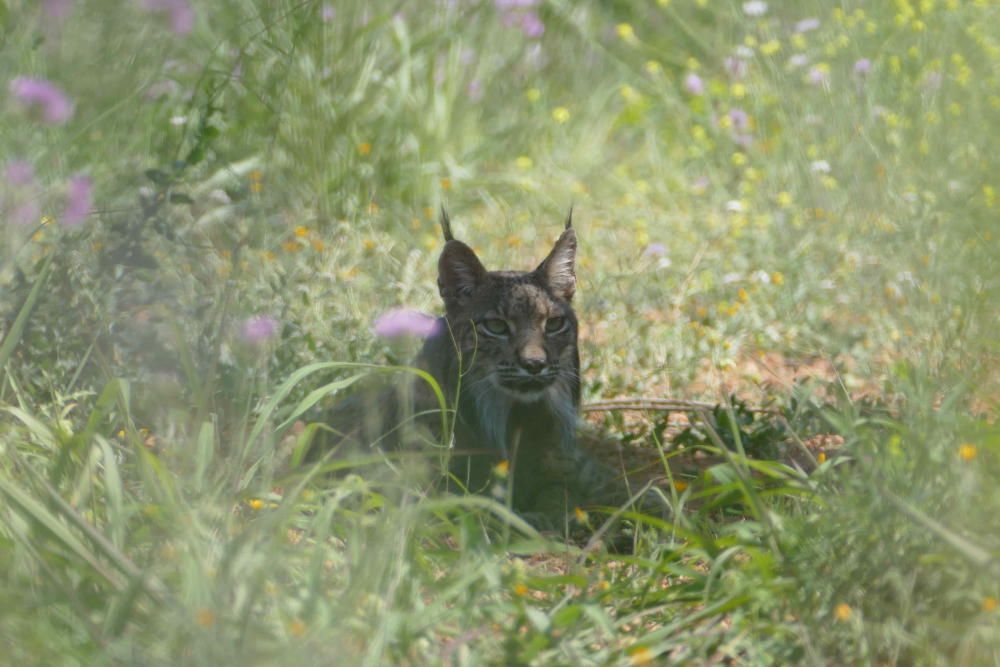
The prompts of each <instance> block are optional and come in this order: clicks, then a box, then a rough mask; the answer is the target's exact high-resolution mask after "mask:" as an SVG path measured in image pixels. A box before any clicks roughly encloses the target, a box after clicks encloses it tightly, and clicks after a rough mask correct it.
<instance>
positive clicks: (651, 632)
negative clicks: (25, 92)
mask: <svg viewBox="0 0 1000 667" xmlns="http://www.w3.org/2000/svg"><path fill="white" fill-rule="evenodd" d="M36 4H38V3H23V2H16V1H15V2H11V1H8V2H0V32H2V39H0V44H2V47H0V72H3V73H4V74H3V77H2V78H3V80H2V82H0V83H2V84H3V86H4V90H5V91H6V94H5V97H4V102H3V104H2V105H0V114H2V116H3V122H2V123H0V155H2V156H4V157H3V159H4V161H11V160H22V161H26V162H29V163H30V164H31V165H33V167H34V172H35V176H34V182H33V183H30V184H28V185H24V184H23V183H22V184H17V183H15V182H13V181H12V180H11V179H10V178H9V176H6V177H5V178H4V180H3V182H2V183H0V215H2V218H0V238H2V244H0V336H2V342H0V498H2V500H0V565H2V567H0V571H2V572H3V575H2V581H3V585H2V586H0V652H2V654H4V655H7V656H9V657H8V658H7V659H5V660H8V661H9V662H10V663H11V664H45V665H51V664H57V665H64V664H65V665H75V664H80V665H94V664H181V663H182V664H215V665H219V664H254V665H256V664H261V665H265V664H275V663H278V662H282V663H285V664H345V665H356V664H366V665H383V664H394V665H396V664H399V665H423V664H442V665H458V664H463V665H464V664H468V665H474V664H529V663H530V664H539V665H550V664H567V665H568V664H573V665H576V664H595V665H605V664H608V665H615V664H625V665H629V664H661V663H662V664H703V663H709V662H711V661H720V660H722V659H725V658H728V659H731V660H733V661H734V663H735V664H747V665H758V664H761V665H767V664H777V665H785V664H806V665H830V664H871V665H910V664H920V665H925V664H926V665H970V666H979V665H994V664H1000V622H998V614H1000V610H998V609H997V608H996V606H997V602H996V601H997V599H998V598H1000V586H998V583H997V582H998V581H1000V578H998V574H1000V571H998V557H1000V536H998V532H997V530H996V525H997V523H996V517H997V515H998V513H1000V490H998V488H997V483H996V481H997V479H1000V430H998V429H997V427H996V424H995V416H996V407H997V396H998V395H1000V394H998V392H1000V374H998V365H997V354H998V347H997V336H996V325H997V322H996V312H997V306H998V300H997V296H998V295H997V291H998V281H997V277H996V276H997V270H996V259H995V258H996V257H997V256H998V255H1000V244H998V242H997V235H998V232H1000V230H998V229H997V220H998V219H1000V192H998V191H1000V180H998V177H997V174H998V173H1000V134H998V133H997V132H996V130H995V128H997V127H1000V79H998V76H1000V74H998V72H1000V39H998V38H997V36H996V35H995V34H994V33H993V32H991V31H990V29H989V26H994V25H1000V5H997V3H996V2H989V1H981V2H941V1H937V2H909V1H907V0H900V1H899V2H895V3H874V4H873V3H860V2H852V3H844V4H837V3H833V2H815V1H809V2H801V3H791V2H788V3H785V2H771V3H769V4H770V6H769V7H768V9H767V12H766V13H765V14H764V15H763V16H761V17H752V16H748V15H747V14H746V13H745V12H744V8H743V3H739V2H735V3H723V2H698V1H695V0H672V1H671V2H666V3H646V2H642V3H639V2H634V3H629V2H605V3H572V2H563V1H558V0H550V1H549V2H544V3H540V4H539V5H537V6H536V7H534V8H532V9H530V10H525V9H521V10H517V11H518V12H520V13H519V14H517V16H516V17H521V16H523V15H524V14H525V13H527V12H528V11H531V12H537V16H538V17H539V20H540V21H541V22H542V23H543V24H544V27H545V31H544V35H542V36H541V37H540V38H534V37H528V36H525V35H524V34H522V31H521V30H520V29H519V28H518V27H516V26H515V27H510V26H508V25H506V23H507V22H509V21H506V22H505V18H504V16H503V14H504V11H505V10H503V9H502V8H499V7H497V6H496V5H495V4H494V3H491V2H480V3H477V2H464V1H460V2H454V3H449V2H424V3H401V2H399V3H390V2H374V3H368V2H361V1H353V0H345V1H343V2H336V3H330V4H329V6H330V7H332V8H334V9H335V12H334V15H333V16H332V18H331V17H324V11H325V6H324V4H323V3H320V2H310V1H306V2H290V1H289V2H271V1H263V0H260V1H255V2H236V1H235V0H222V1H219V2H207V1H205V2H201V1H198V2H192V7H193V10H194V13H195V23H194V26H193V29H192V30H191V31H190V33H187V34H176V33H174V32H173V31H172V30H171V23H170V21H169V20H168V17H167V16H166V15H163V14H158V13H155V12H149V11H146V10H145V9H144V8H143V7H144V4H143V3H141V2H124V3H122V2H110V0H91V1H84V0H80V1H79V2H75V3H71V4H72V10H71V11H70V12H69V13H68V15H66V16H65V18H62V19H57V18H54V17H52V16H50V15H48V14H47V13H46V12H45V10H44V9H42V8H39V7H36V6H35V5H36ZM182 4H183V3H182ZM501 4H502V3H501ZM810 17H813V18H817V19H819V26H818V27H817V28H816V29H814V30H809V31H805V32H797V29H796V23H797V22H798V21H800V20H802V19H806V18H810ZM518 20H520V18H518ZM733 57H735V58H737V59H738V60H739V61H741V63H742V64H739V63H736V64H734V62H733V61H732V60H727V58H733ZM803 58H804V59H805V61H806V62H805V64H798V65H797V64H796V63H797V62H799V61H800V60H802V59H803ZM863 58H864V59H868V61H869V62H870V70H869V71H867V72H857V71H856V67H857V66H856V63H857V62H858V61H859V60H861V59H863ZM692 74H696V75H697V76H698V77H700V79H701V81H702V84H703V86H704V91H703V93H702V94H697V95H696V94H692V93H691V92H690V91H689V90H688V89H687V88H686V86H685V80H686V79H687V78H688V77H689V75H692ZM18 76H30V77H40V78H45V79H48V80H49V81H51V82H53V83H54V84H56V85H58V86H59V87H60V88H61V89H63V90H64V91H65V92H66V94H67V95H68V96H69V97H70V98H71V99H72V100H73V102H74V105H75V108H74V113H73V116H72V118H71V119H70V120H69V121H68V122H66V123H65V124H62V125H49V124H46V123H45V122H44V121H43V119H42V118H41V116H40V114H39V113H37V110H35V111H34V112H33V111H32V110H31V109H25V108H23V106H22V105H21V104H19V103H18V102H17V100H16V99H15V98H16V95H15V94H14V91H13V89H12V88H10V87H9V86H10V83H9V82H10V81H11V80H13V79H14V77H18ZM744 123H745V127H744V126H743V124H744ZM739 135H746V139H747V140H746V141H744V138H743V137H741V136H739ZM77 174H84V175H87V176H89V178H90V179H91V180H92V182H93V187H94V189H93V212H92V213H91V215H89V216H88V217H87V220H86V221H85V222H84V223H83V224H81V225H79V226H74V227H69V226H66V225H65V224H63V223H64V222H65V218H66V216H65V214H64V210H65V201H66V197H67V188H68V181H69V179H70V178H71V177H72V176H74V175H77ZM441 203H444V204H446V205H447V206H448V208H449V210H450V212H451V214H452V220H453V225H454V227H455V231H456V235H457V236H458V237H459V238H462V239H464V240H466V241H467V242H469V243H470V244H471V245H472V246H473V247H475V248H476V250H477V251H478V252H479V253H480V256H481V257H482V258H483V259H484V261H485V263H486V264H487V266H488V267H490V268H507V267H510V268H528V267H531V266H533V265H534V264H535V263H536V262H537V261H538V260H539V259H540V258H541V257H542V256H543V253H544V252H545V250H546V249H547V247H548V246H549V244H550V243H551V242H552V240H553V239H554V238H555V237H556V236H557V234H558V232H559V230H560V229H561V227H560V225H561V221H562V219H563V217H564V216H565V213H566V210H567V209H568V208H569V206H570V205H571V204H573V205H574V207H575V214H574V219H575V220H576V226H577V229H578V232H579V235H580V239H581V250H580V259H579V265H578V275H579V279H580V285H579V290H578V297H577V302H576V305H577V310H578V311H579V314H580V318H581V322H582V356H583V364H584V392H585V400H587V401H593V400H597V399H604V398H614V397H622V396H646V397H655V398H664V397H671V398H684V399H700V400H708V401H710V402H720V401H723V400H724V398H725V396H726V395H727V394H728V393H729V392H730V391H732V390H734V389H735V390H736V391H737V393H738V394H739V395H740V396H741V397H742V398H743V399H745V400H746V401H748V402H749V404H751V405H755V406H761V405H766V406H769V407H772V408H775V409H780V410H781V411H782V415H783V417H784V418H785V420H786V421H785V422H781V421H780V420H776V421H773V422H772V421H768V420H772V419H775V418H773V417H771V416H768V414H769V413H768V414H765V415H760V416H759V417H758V420H759V421H758V422H757V423H756V424H751V425H749V426H747V425H744V428H742V429H741V430H740V431H739V432H737V433H733V432H727V430H726V429H725V428H723V427H722V426H721V425H720V424H718V423H717V424H716V426H717V427H718V432H716V431H712V430H711V429H707V430H706V429H705V428H704V427H703V428H702V431H701V435H700V437H701V442H702V444H701V445H699V446H700V447H703V448H705V449H707V450H712V449H713V448H715V446H716V445H717V444H718V442H721V441H723V440H728V441H730V442H731V443H733V445H734V447H735V449H736V450H737V452H738V451H739V450H740V448H741V447H744V446H745V447H744V449H746V450H747V451H750V449H752V448H756V447H758V446H760V447H765V448H766V447H770V446H777V445H782V444H783V443H781V442H779V440H784V439H786V438H790V437H791V436H790V433H791V431H790V430H789V429H791V430H792V431H794V433H795V435H796V437H799V438H801V439H807V438H810V437H812V436H817V435H836V436H840V437H841V438H843V442H844V445H843V447H842V450H841V451H842V452H843V453H844V455H843V456H840V457H831V459H830V460H829V461H827V462H825V463H823V464H822V465H821V466H820V467H819V469H818V470H816V471H815V472H814V473H812V474H811V475H806V474H803V473H800V472H797V471H795V470H793V469H791V468H789V467H788V466H786V465H784V464H783V463H781V462H773V461H757V460H752V459H750V460H748V459H746V458H745V457H744V456H742V455H741V454H739V453H729V450H728V449H726V448H723V450H718V449H716V450H715V453H716V454H725V457H724V462H722V463H719V464H718V465H715V466H713V467H711V468H709V469H707V470H704V471H701V472H700V473H698V474H697V476H695V477H693V478H691V479H689V480H687V481H689V482H691V483H690V484H689V485H688V486H687V487H686V488H685V487H684V486H683V485H675V486H674V487H673V490H671V489H670V487H667V489H666V491H664V492H663V493H664V497H666V498H667V499H668V501H669V503H670V504H671V506H672V507H673V508H674V512H673V516H672V517H671V518H670V519H657V518H654V517H648V516H644V515H641V514H635V513H633V512H631V511H629V513H628V516H630V517H631V519H632V521H633V523H634V524H635V530H634V543H635V550H634V554H632V555H627V556H626V555H615V554H609V553H606V552H605V551H604V550H602V549H600V548H597V549H594V550H591V551H587V552H584V551H581V550H580V549H579V548H578V547H574V546H567V545H564V544H563V543H562V542H560V541H558V540H546V539H542V538H540V537H539V536H537V535H536V534H534V533H533V532H532V531H531V530H530V529H528V528H527V527H526V526H524V525H523V523H522V522H520V521H519V520H518V519H517V517H514V516H512V515H511V514H510V513H509V512H507V511H506V510H505V508H504V507H503V506H502V505H499V504H496V503H494V502H492V501H489V500H487V499H485V498H482V497H468V498H466V497H461V496H458V495H442V494H440V493H438V492H435V491H434V490H433V488H434V485H433V472H434V470H435V468H436V467H437V466H438V465H439V462H438V460H437V458H436V455H432V456H428V457H411V458H407V459H400V460H398V461H394V462H393V463H392V465H391V466H387V465H385V464H384V463H383V462H378V461H363V460H348V461H346V462H344V461H342V462H340V463H339V464H338V465H342V467H343V468H344V469H343V470H342V473H341V475H339V476H338V477H337V478H336V479H330V478H329V477H326V476H323V475H320V474H318V471H316V470H314V469H310V468H297V467H295V466H294V465H293V461H294V459H295V456H296V454H295V452H296V451H297V449H298V448H300V447H301V446H302V445H303V444H304V443H305V442H306V441H307V440H308V438H309V437H310V436H311V435H312V434H314V433H315V431H316V429H318V428H320V427H319V426H318V425H311V424H310V425H305V428H304V429H303V428H301V427H292V428H289V427H288V425H287V423H286V422H294V421H295V419H296V413H297V410H296V408H297V406H301V407H304V406H305V404H304V403H303V401H307V402H308V401H309V400H312V399H316V398H317V397H318V394H316V393H314V392H315V391H316V390H317V389H318V388H320V387H324V386H326V385H330V387H329V391H330V394H331V395H329V396H326V397H323V398H320V399H319V403H320V404H321V405H326V404H329V403H330V402H332V401H334V400H336V397H337V396H339V395H341V394H342V393H343V392H344V391H347V390H348V386H349V385H350V383H351V378H352V377H354V376H355V374H357V373H359V372H362V373H366V372H368V371H366V370H365V368H366V366H365V365H367V364H377V365H380V366H381V365H385V366H399V365H403V366H405V364H406V363H407V362H408V360H409V359H411V357H412V355H413V353H414V352H415V347H414V345H413V344H412V343H407V342H387V341H383V340H379V339H377V338H376V337H375V336H374V335H373V334H372V333H371V325H372V322H373V320H374V317H375V316H376V315H377V314H378V313H379V312H381V311H383V310H386V309H388V308H391V307H394V306H398V305H406V306H410V307H414V308H419V309H423V310H426V311H428V312H438V311H439V303H438V301H439V298H438V296H437V290H436V286H435V271H436V268H435V267H436V258H437V253H438V252H439V250H440V248H441V240H440V233H439V230H438V229H437V223H436V219H435V218H436V210H437V207H438V205H439V204H441ZM24 204H35V205H37V214H38V216H39V217H41V216H44V219H43V220H38V219H30V220H25V221H20V222H19V221H18V219H17V218H18V217H19V216H18V215H16V213H17V209H18V208H19V207H21V206H23V205H24ZM257 316H266V317H271V318H274V320H275V322H276V323H277V325H278V328H277V331H276V332H275V334H274V335H273V336H272V337H270V338H269V339H268V340H267V341H265V342H263V343H261V344H255V343H251V342H247V341H246V340H244V337H243V336H241V331H242V328H243V327H244V326H245V323H246V321H247V320H248V318H252V317H257ZM761 355H765V356H764V357H763V358H764V359H765V360H767V363H768V364H769V365H773V364H775V363H778V362H776V361H775V360H779V361H780V363H781V365H789V366H790V365H797V364H809V365H811V366H816V365H817V364H819V363H821V362H823V363H825V362H829V366H828V368H827V370H826V371H824V372H823V373H821V374H820V377H818V378H816V379H814V380H812V381H811V382H804V383H799V384H797V385H795V386H792V385H791V384H790V383H777V384H770V385H767V384H766V383H765V381H766V380H768V378H769V377H770V373H769V372H768V370H767V369H766V368H765V367H764V366H763V365H761V364H760V363H758V362H760V360H761V358H762V356H761ZM330 362H335V363H330ZM755 364H756V365H755ZM774 370H775V371H776V372H777V373H778V374H779V375H782V377H786V378H787V373H784V372H783V371H782V369H780V368H778V369H774ZM387 372H388V371H387ZM404 372H405V371H404ZM310 397H311V398H310ZM305 414H307V415H308V414H309V413H308V412H307V413H305ZM627 417H628V418H625V416H623V415H621V414H615V413H612V414H611V415H609V416H608V417H607V419H605V420H603V421H602V422H601V424H602V425H603V428H604V430H605V432H606V435H607V437H608V439H609V441H610V440H615V439H617V440H620V441H622V442H623V443H624V444H623V447H624V448H625V449H626V450H628V451H634V452H638V453H639V454H640V455H644V456H646V457H647V459H650V460H658V458H659V455H658V453H657V451H656V447H657V445H658V444H665V445H667V447H668V449H667V454H666V455H667V456H671V453H670V452H671V451H672V450H670V449H669V446H670V444H671V443H670V442H669V440H670V435H669V434H670V433H671V432H672V431H671V430H670V429H666V431H664V429H663V428H661V427H662V426H663V424H662V423H658V422H657V417H656V416H655V415H651V416H649V417H648V418H635V417H634V415H628V416H627ZM300 426H301V425H300ZM772 427H773V428H772ZM782 429H784V430H782ZM664 433H665V434H666V435H664ZM736 445H738V446H736ZM609 446H610V445H609ZM602 520H603V518H602V516H600V515H599V514H598V513H596V512H595V513H593V515H592V516H591V521H592V522H593V524H594V525H595V526H600V524H601V521H602Z"/></svg>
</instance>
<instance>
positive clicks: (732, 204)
mask: <svg viewBox="0 0 1000 667" xmlns="http://www.w3.org/2000/svg"><path fill="white" fill-rule="evenodd" d="M726 210H727V211H728V212H730V213H739V212H741V211H742V210H743V204H742V203H741V202H740V200H739V199H730V200H729V201H727V202H726Z"/></svg>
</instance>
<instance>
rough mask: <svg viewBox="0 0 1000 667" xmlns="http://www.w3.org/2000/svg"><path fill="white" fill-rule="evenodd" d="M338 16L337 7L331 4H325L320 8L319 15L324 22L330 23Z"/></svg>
mask: <svg viewBox="0 0 1000 667" xmlns="http://www.w3.org/2000/svg"><path fill="white" fill-rule="evenodd" d="M335 16H337V9H336V8H335V7H334V6H333V5H330V4H325V5H323V8H322V9H320V10H319V17H320V18H321V19H323V22H324V23H329V22H330V21H332V20H333V19H334V17H335Z"/></svg>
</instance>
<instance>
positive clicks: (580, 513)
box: [573, 507, 590, 525]
mask: <svg viewBox="0 0 1000 667" xmlns="http://www.w3.org/2000/svg"><path fill="white" fill-rule="evenodd" d="M573 518H574V519H575V520H576V522H577V523H579V524H581V525H587V524H589V523H590V515H589V514H587V512H586V511H585V510H583V509H582V508H580V507H574V508H573Z"/></svg>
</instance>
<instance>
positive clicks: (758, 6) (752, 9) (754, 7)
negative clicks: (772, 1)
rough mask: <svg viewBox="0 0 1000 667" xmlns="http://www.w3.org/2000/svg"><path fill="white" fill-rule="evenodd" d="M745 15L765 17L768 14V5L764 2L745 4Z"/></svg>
mask: <svg viewBox="0 0 1000 667" xmlns="http://www.w3.org/2000/svg"><path fill="white" fill-rule="evenodd" d="M743 13H744V14H746V15H747V16H753V17H757V16H763V15H764V14H766V13H767V3H766V2H762V0H750V2H744V3H743Z"/></svg>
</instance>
